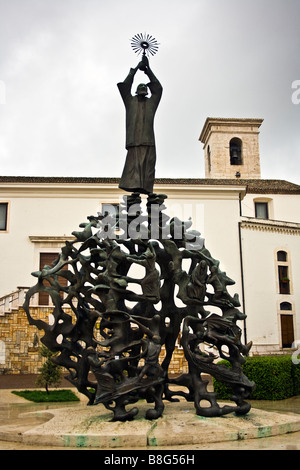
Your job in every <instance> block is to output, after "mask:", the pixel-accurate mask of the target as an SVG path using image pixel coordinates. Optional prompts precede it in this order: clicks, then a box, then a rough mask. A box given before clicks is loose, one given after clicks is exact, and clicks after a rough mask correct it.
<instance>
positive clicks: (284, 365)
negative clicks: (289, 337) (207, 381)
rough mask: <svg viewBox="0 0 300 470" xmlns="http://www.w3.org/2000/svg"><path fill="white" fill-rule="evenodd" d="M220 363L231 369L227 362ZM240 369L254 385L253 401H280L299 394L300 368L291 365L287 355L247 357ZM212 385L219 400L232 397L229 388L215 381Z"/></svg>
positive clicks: (289, 357)
mask: <svg viewBox="0 0 300 470" xmlns="http://www.w3.org/2000/svg"><path fill="white" fill-rule="evenodd" d="M220 363H222V364H224V365H226V366H227V367H231V365H230V363H229V362H228V361H220ZM242 369H243V372H244V374H245V375H246V376H247V377H248V379H249V380H252V381H254V382H255V384H256V388H255V390H254V391H253V392H252V394H251V397H250V398H252V399H254V400H282V399H284V398H290V397H292V396H294V395H298V394H299V393H300V367H299V366H295V365H294V364H293V362H292V359H291V356H289V355H286V356H257V357H255V356H254V357H247V358H246V361H245V364H243V366H242ZM213 385H214V389H215V391H216V392H217V393H218V397H219V398H221V399H229V398H230V396H231V395H232V390H231V388H230V387H227V386H226V385H224V384H222V383H220V382H218V381H217V380H215V379H213Z"/></svg>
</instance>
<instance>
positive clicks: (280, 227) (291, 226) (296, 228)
mask: <svg viewBox="0 0 300 470" xmlns="http://www.w3.org/2000/svg"><path fill="white" fill-rule="evenodd" d="M240 225H241V227H242V228H246V229H250V230H256V231H264V232H280V233H285V234H289V235H300V224H297V223H294V222H282V221H280V220H264V219H263V220H262V219H254V218H251V217H242V219H241V222H240Z"/></svg>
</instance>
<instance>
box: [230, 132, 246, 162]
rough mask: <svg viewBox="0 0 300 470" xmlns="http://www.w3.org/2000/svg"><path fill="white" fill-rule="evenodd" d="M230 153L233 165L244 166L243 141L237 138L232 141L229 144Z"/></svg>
mask: <svg viewBox="0 0 300 470" xmlns="http://www.w3.org/2000/svg"><path fill="white" fill-rule="evenodd" d="M229 151H230V164H231V165H242V164H243V161H242V141H241V139H238V138H237V137H234V138H233V139H231V141H230V143H229Z"/></svg>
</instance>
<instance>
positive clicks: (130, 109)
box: [117, 55, 162, 194]
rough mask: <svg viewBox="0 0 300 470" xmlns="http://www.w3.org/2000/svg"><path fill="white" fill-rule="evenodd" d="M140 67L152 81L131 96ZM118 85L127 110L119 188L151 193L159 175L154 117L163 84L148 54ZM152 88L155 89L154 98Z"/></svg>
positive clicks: (138, 88) (141, 86)
mask: <svg viewBox="0 0 300 470" xmlns="http://www.w3.org/2000/svg"><path fill="white" fill-rule="evenodd" d="M138 70H142V71H144V72H145V74H146V75H147V76H148V77H149V79H150V83H148V84H144V83H141V84H139V85H138V87H137V90H136V95H135V96H132V95H131V87H132V84H133V79H134V76H135V74H136V72H137V71H138ZM117 86H118V88H119V91H120V94H121V96H122V99H123V102H124V105H125V109H126V149H127V156H126V162H125V166H124V169H123V173H122V176H121V180H120V184H119V188H121V189H124V190H125V191H128V192H132V193H142V194H150V193H152V192H153V184H154V178H155V163H156V148H155V137H154V116H155V113H156V110H157V107H158V105H159V102H160V99H161V95H162V86H161V84H160V82H159V81H158V79H157V78H156V77H155V75H154V73H153V72H152V70H151V69H150V66H149V61H148V58H147V57H146V56H145V55H144V56H143V58H142V60H141V61H140V62H139V64H138V65H137V66H136V67H135V68H131V69H130V71H129V74H128V76H127V77H126V78H125V80H124V81H123V82H121V83H118V85H117ZM148 88H149V89H150V91H151V96H150V98H148V97H147V95H148Z"/></svg>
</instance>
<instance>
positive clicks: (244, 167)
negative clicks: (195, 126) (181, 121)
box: [199, 118, 263, 179]
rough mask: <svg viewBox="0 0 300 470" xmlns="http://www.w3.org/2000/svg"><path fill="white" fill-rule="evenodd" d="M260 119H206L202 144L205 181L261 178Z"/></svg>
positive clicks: (201, 139) (200, 138) (261, 120)
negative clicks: (212, 179)
mask: <svg viewBox="0 0 300 470" xmlns="http://www.w3.org/2000/svg"><path fill="white" fill-rule="evenodd" d="M262 122H263V119H230V118H207V119H206V121H205V124H204V126H203V129H202V132H201V135H200V137H199V140H200V141H201V142H202V143H203V149H204V159H205V178H230V179H235V178H242V179H259V178H260V156H259V138H258V137H259V128H260V126H261V124H262Z"/></svg>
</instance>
